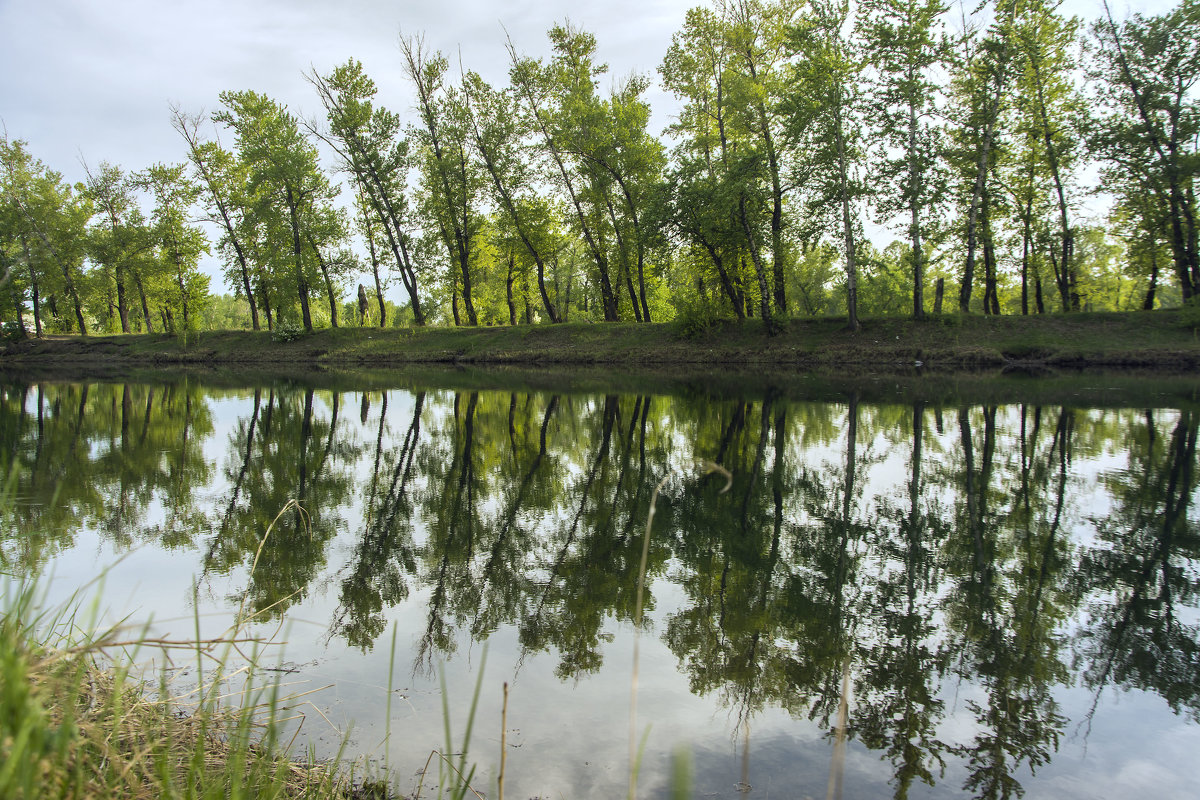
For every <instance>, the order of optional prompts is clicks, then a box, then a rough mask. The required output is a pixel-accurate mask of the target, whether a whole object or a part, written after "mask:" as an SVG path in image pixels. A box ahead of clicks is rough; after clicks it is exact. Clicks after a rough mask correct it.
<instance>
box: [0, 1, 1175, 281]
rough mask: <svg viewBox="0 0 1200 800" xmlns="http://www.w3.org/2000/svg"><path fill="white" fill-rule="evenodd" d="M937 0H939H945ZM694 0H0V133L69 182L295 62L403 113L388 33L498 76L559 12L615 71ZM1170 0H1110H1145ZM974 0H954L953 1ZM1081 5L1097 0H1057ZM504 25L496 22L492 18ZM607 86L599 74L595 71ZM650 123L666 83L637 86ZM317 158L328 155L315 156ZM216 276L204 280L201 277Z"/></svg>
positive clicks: (621, 71) (155, 150)
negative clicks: (362, 74)
mask: <svg viewBox="0 0 1200 800" xmlns="http://www.w3.org/2000/svg"><path fill="white" fill-rule="evenodd" d="M951 1H952V2H953V0H951ZM699 4H703V3H702V0H607V1H606V2H602V3H597V2H590V1H589V0H574V2H572V1H571V0H501V1H500V2H486V0H426V1H424V2H418V1H416V0H392V1H391V2H388V1H387V0H339V1H338V2H320V1H319V0H203V2H200V1H199V0H0V123H2V124H3V126H4V128H5V129H6V130H7V133H8V136H9V137H11V138H13V139H23V140H25V141H26V142H28V144H29V149H30V151H31V153H32V154H33V155H34V156H36V157H38V158H40V159H41V160H42V161H43V162H44V163H46V164H47V165H48V166H50V167H51V168H53V169H55V170H57V171H59V172H61V173H62V174H63V176H64V177H65V178H66V179H67V180H70V181H72V182H74V181H79V180H82V179H83V178H84V170H83V161H84V160H86V161H87V163H88V164H89V165H92V166H93V167H94V166H95V165H97V164H99V163H100V162H102V161H109V162H112V163H115V164H118V165H120V166H122V167H123V168H125V169H126V170H131V171H132V170H141V169H144V168H146V167H148V166H150V165H151V164H154V163H159V162H163V163H176V162H180V161H182V160H184V158H185V156H186V151H185V149H184V145H183V142H182V140H181V139H180V137H179V135H178V134H177V133H176V132H175V131H174V129H173V128H172V127H171V124H170V119H171V114H170V106H171V105H172V104H176V105H178V106H179V107H180V108H181V109H183V110H184V111H186V112H188V113H197V112H200V111H206V112H211V111H213V110H214V109H216V108H217V107H218V106H219V105H220V100H219V97H218V96H219V94H220V92H222V91H224V90H227V89H233V90H237V89H253V90H255V91H257V92H260V93H263V94H266V95H268V96H270V97H272V98H273V99H275V100H277V101H279V102H282V103H285V104H287V105H288V107H289V108H290V109H291V110H292V111H293V112H296V113H298V114H300V115H301V116H303V117H306V118H312V117H321V116H323V113H322V111H321V107H320V103H319V102H318V101H317V98H316V95H315V94H314V92H313V90H312V87H311V86H309V84H308V83H307V82H305V80H304V78H303V73H305V72H307V71H308V70H310V69H312V68H315V69H316V70H317V71H318V72H319V73H321V74H328V72H329V71H330V70H331V69H332V68H333V67H335V66H337V65H338V64H341V63H344V62H345V61H346V60H347V59H349V58H352V57H353V58H356V59H358V60H359V61H361V62H362V63H363V65H364V67H365V69H366V72H367V74H368V75H369V76H370V77H371V78H372V79H373V80H374V81H375V83H376V85H377V86H378V87H379V95H378V96H377V101H378V102H379V103H380V104H382V105H384V106H386V107H388V108H390V109H392V110H394V111H397V112H400V113H402V114H408V115H409V118H410V119H412V115H411V109H412V104H413V95H412V92H411V89H410V87H409V85H408V83H407V80H406V79H405V77H404V75H403V73H402V71H401V55H400V50H399V46H398V43H399V38H400V36H401V35H405V36H410V35H418V34H419V35H423V36H424V37H425V40H426V42H427V43H428V45H429V46H430V47H431V48H432V49H436V50H441V51H442V52H443V53H444V54H446V55H447V57H449V58H450V60H451V63H452V64H453V65H456V64H457V62H458V60H459V56H460V55H461V61H462V65H463V67H464V68H465V69H467V70H474V71H476V72H479V73H480V74H481V75H482V76H483V77H484V78H485V79H487V80H488V81H490V82H491V83H493V84H495V85H504V84H506V83H507V70H508V54H507V52H506V50H505V40H506V36H510V37H511V38H512V41H513V43H514V44H515V45H516V48H517V50H518V52H521V53H522V54H528V55H533V56H541V57H546V56H548V55H549V49H550V48H549V44H548V41H547V38H546V31H547V30H548V29H549V28H550V27H551V26H552V25H553V24H555V23H556V22H560V21H562V20H564V19H570V21H571V22H572V23H574V24H575V25H576V26H578V27H581V28H583V29H584V30H587V31H590V32H592V33H594V34H595V35H596V38H597V55H598V59H599V60H600V61H602V62H606V63H608V64H609V67H610V70H609V75H610V76H611V77H612V78H613V79H620V78H622V77H624V76H627V75H629V74H630V73H633V72H638V73H644V74H649V75H650V76H651V77H652V78H655V79H656V78H657V74H656V69H657V67H658V64H659V63H660V62H661V61H662V58H663V55H664V54H665V53H666V50H667V47H668V46H669V45H670V43H671V37H672V35H673V34H674V33H675V32H676V31H678V30H679V29H680V28H681V27H682V25H683V20H684V14H685V12H686V10H687V9H688V8H690V7H692V6H694V5H699ZM1176 4H1177V0H1124V1H1123V0H1114V2H1113V11H1114V13H1115V14H1116V16H1117V17H1118V18H1122V17H1124V16H1126V14H1127V13H1128V12H1129V11H1130V10H1135V11H1147V12H1150V13H1161V12H1163V11H1165V10H1167V9H1169V8H1171V7H1173V6H1174V5H1176ZM971 5H974V2H973V0H969V1H968V7H969V6H971ZM1064 10H1065V11H1067V12H1068V13H1073V14H1079V15H1080V16H1084V17H1087V18H1091V17H1095V16H1097V15H1098V14H1100V13H1101V5H1100V1H1099V0H1064ZM506 32H507V33H506ZM604 88H607V87H604ZM647 99H648V100H649V102H650V103H651V107H652V108H653V109H654V117H653V118H652V120H651V125H652V129H653V130H654V132H656V133H657V132H660V131H661V130H662V129H663V128H664V127H666V125H668V124H669V123H670V121H671V115H672V114H673V113H674V112H675V110H676V109H677V108H678V105H677V103H676V101H675V100H674V98H672V97H671V96H670V95H669V94H668V93H666V92H664V91H663V90H662V89H661V88H660V87H659V86H658V85H657V82H656V83H655V85H654V87H653V88H652V89H651V90H650V91H649V92H648V93H647ZM326 165H327V166H330V167H332V161H331V160H329V159H327V160H326ZM215 288H216V287H215V286H214V289H215Z"/></svg>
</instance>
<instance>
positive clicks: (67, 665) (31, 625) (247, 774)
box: [0, 584, 356, 800]
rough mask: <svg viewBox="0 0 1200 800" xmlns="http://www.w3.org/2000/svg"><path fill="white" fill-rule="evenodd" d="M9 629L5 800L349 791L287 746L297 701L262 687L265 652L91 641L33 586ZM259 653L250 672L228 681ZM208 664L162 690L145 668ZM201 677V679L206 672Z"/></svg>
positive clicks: (102, 635)
mask: <svg viewBox="0 0 1200 800" xmlns="http://www.w3.org/2000/svg"><path fill="white" fill-rule="evenodd" d="M0 607H2V609H3V616H2V617H0V797H3V798H13V800H23V799H24V798H30V800H32V798H41V797H63V798H100V799H101V800H103V799H104V798H163V797H179V798H209V797H213V798H216V797H221V798H241V797H263V798H301V797H303V798H342V797H350V796H353V793H354V792H355V791H356V790H355V789H354V787H353V785H352V781H351V779H350V777H348V776H346V775H344V774H340V773H339V771H338V770H336V769H335V768H331V767H330V766H329V765H326V764H318V763H315V762H313V761H312V760H311V759H309V760H306V761H298V760H296V759H295V758H294V757H292V755H291V754H290V753H289V751H288V748H287V743H286V742H281V741H280V739H279V736H280V732H281V723H283V722H284V721H286V720H287V719H289V717H288V716H287V715H288V714H291V713H292V712H291V710H290V709H291V707H292V706H294V704H295V703H294V701H295V698H284V697H281V695H280V691H279V688H278V687H277V686H275V685H273V684H269V683H264V684H262V685H259V684H258V683H257V681H256V678H257V674H258V670H257V669H256V667H255V666H254V665H255V663H256V662H255V659H254V657H253V656H254V655H255V654H256V653H257V652H259V651H258V650H257V647H258V643H257V642H254V641H253V640H250V639H247V638H243V637H239V636H236V635H230V636H227V637H223V638H221V639H217V640H211V641H192V642H174V641H164V640H156V639H152V638H149V637H145V636H138V635H136V634H135V635H130V634H129V631H128V630H127V629H125V628H123V627H120V626H118V627H112V628H108V629H105V630H102V631H98V632H86V631H87V628H86V627H85V626H81V625H78V624H77V620H76V612H58V613H56V614H46V613H44V612H40V611H38V610H37V607H36V603H35V602H34V593H33V591H32V590H31V589H30V588H29V587H28V586H21V585H13V584H9V585H7V586H5V587H4V589H3V605H2V606H0ZM251 648H254V649H253V651H252V652H251V653H250V656H251V657H250V659H249V666H247V667H242V668H239V669H236V670H226V669H225V665H226V664H227V663H229V662H230V661H231V660H232V659H233V657H235V656H240V655H244V654H245V652H246V650H247V649H251ZM148 650H153V651H156V652H158V653H162V654H164V655H167V656H168V659H165V660H169V656H170V655H172V654H173V653H174V654H175V655H178V653H180V652H183V653H189V654H191V655H193V656H194V657H195V658H197V659H198V669H197V671H198V672H199V673H200V674H202V675H203V679H202V681H201V683H200V684H199V685H198V686H197V687H196V688H195V689H193V690H192V691H190V692H186V693H179V694H174V693H172V692H171V691H170V681H169V679H168V673H167V672H166V671H162V672H159V673H158V687H157V690H155V688H154V687H153V685H148V684H147V683H146V682H144V681H143V680H141V679H140V678H138V677H137V676H136V673H135V670H134V665H135V664H136V663H138V658H137V654H138V653H139V652H142V653H144V652H146V651H148ZM200 667H203V669H201V668H200Z"/></svg>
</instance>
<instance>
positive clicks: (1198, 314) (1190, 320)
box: [1178, 297, 1200, 331]
mask: <svg viewBox="0 0 1200 800" xmlns="http://www.w3.org/2000/svg"><path fill="white" fill-rule="evenodd" d="M1178 319H1179V325H1180V326H1181V327H1184V328H1187V329H1188V330H1191V331H1195V330H1200V298H1197V297H1193V298H1191V299H1190V300H1188V301H1187V302H1186V303H1184V304H1183V306H1181V307H1180V309H1179V317H1178Z"/></svg>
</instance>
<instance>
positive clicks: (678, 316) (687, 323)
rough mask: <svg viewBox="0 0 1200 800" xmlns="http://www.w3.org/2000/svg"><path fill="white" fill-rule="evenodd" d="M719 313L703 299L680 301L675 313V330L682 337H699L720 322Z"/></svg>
mask: <svg viewBox="0 0 1200 800" xmlns="http://www.w3.org/2000/svg"><path fill="white" fill-rule="evenodd" d="M721 319H722V318H721V315H720V314H719V313H717V310H716V308H714V307H713V306H712V305H710V304H709V303H706V302H704V301H703V300H691V301H687V302H684V303H681V304H680V306H679V307H678V308H677V310H676V313H675V330H676V331H677V332H678V334H679V337H680V338H682V339H699V338H701V337H703V336H706V335H707V334H708V333H710V332H711V331H712V330H713V328H715V327H716V326H717V325H718V324H719V323H720V322H721Z"/></svg>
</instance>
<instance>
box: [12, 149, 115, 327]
mask: <svg viewBox="0 0 1200 800" xmlns="http://www.w3.org/2000/svg"><path fill="white" fill-rule="evenodd" d="M0 158H2V159H3V164H2V166H3V169H4V190H5V194H6V197H7V204H8V208H9V212H10V213H13V212H15V216H16V217H17V218H18V220H17V221H16V222H15V223H14V228H15V229H16V231H17V235H18V238H19V239H20V241H21V247H22V251H23V255H24V260H25V266H26V269H27V270H28V273H29V281H30V288H31V291H32V292H33V307H34V325H35V327H36V330H37V332H38V334H39V335H40V334H41V330H42V324H41V320H42V312H41V298H42V297H45V298H46V301H47V303H46V305H47V306H48V307H49V310H50V313H51V315H52V316H53V317H54V318H55V319H56V320H60V319H61V317H60V316H59V312H58V300H59V299H60V297H61V299H62V300H64V301H69V302H70V304H71V307H72V310H73V311H74V313H75V320H74V324H75V325H76V326H77V330H78V331H79V333H80V334H81V335H83V336H87V333H88V326H87V321H86V319H85V318H84V315H83V297H82V294H81V288H80V284H81V283H82V281H83V277H84V275H83V261H84V256H85V246H86V243H87V223H88V220H89V219H91V216H92V205H91V202H90V201H89V200H88V199H87V197H86V196H84V195H83V194H82V193H77V192H76V191H75V190H74V189H73V188H72V187H71V186H70V185H69V184H67V183H66V182H64V181H63V179H62V175H61V174H59V173H57V172H54V171H53V170H51V169H49V168H48V167H46V165H44V164H43V163H42V162H41V161H40V160H38V159H35V158H34V157H33V156H32V155H30V153H29V151H28V150H27V149H26V144H25V142H23V141H20V140H16V141H10V140H9V138H8V136H7V134H4V135H3V136H2V137H0ZM63 322H64V323H65V325H66V326H68V327H69V326H70V324H71V323H70V322H66V321H63Z"/></svg>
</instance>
